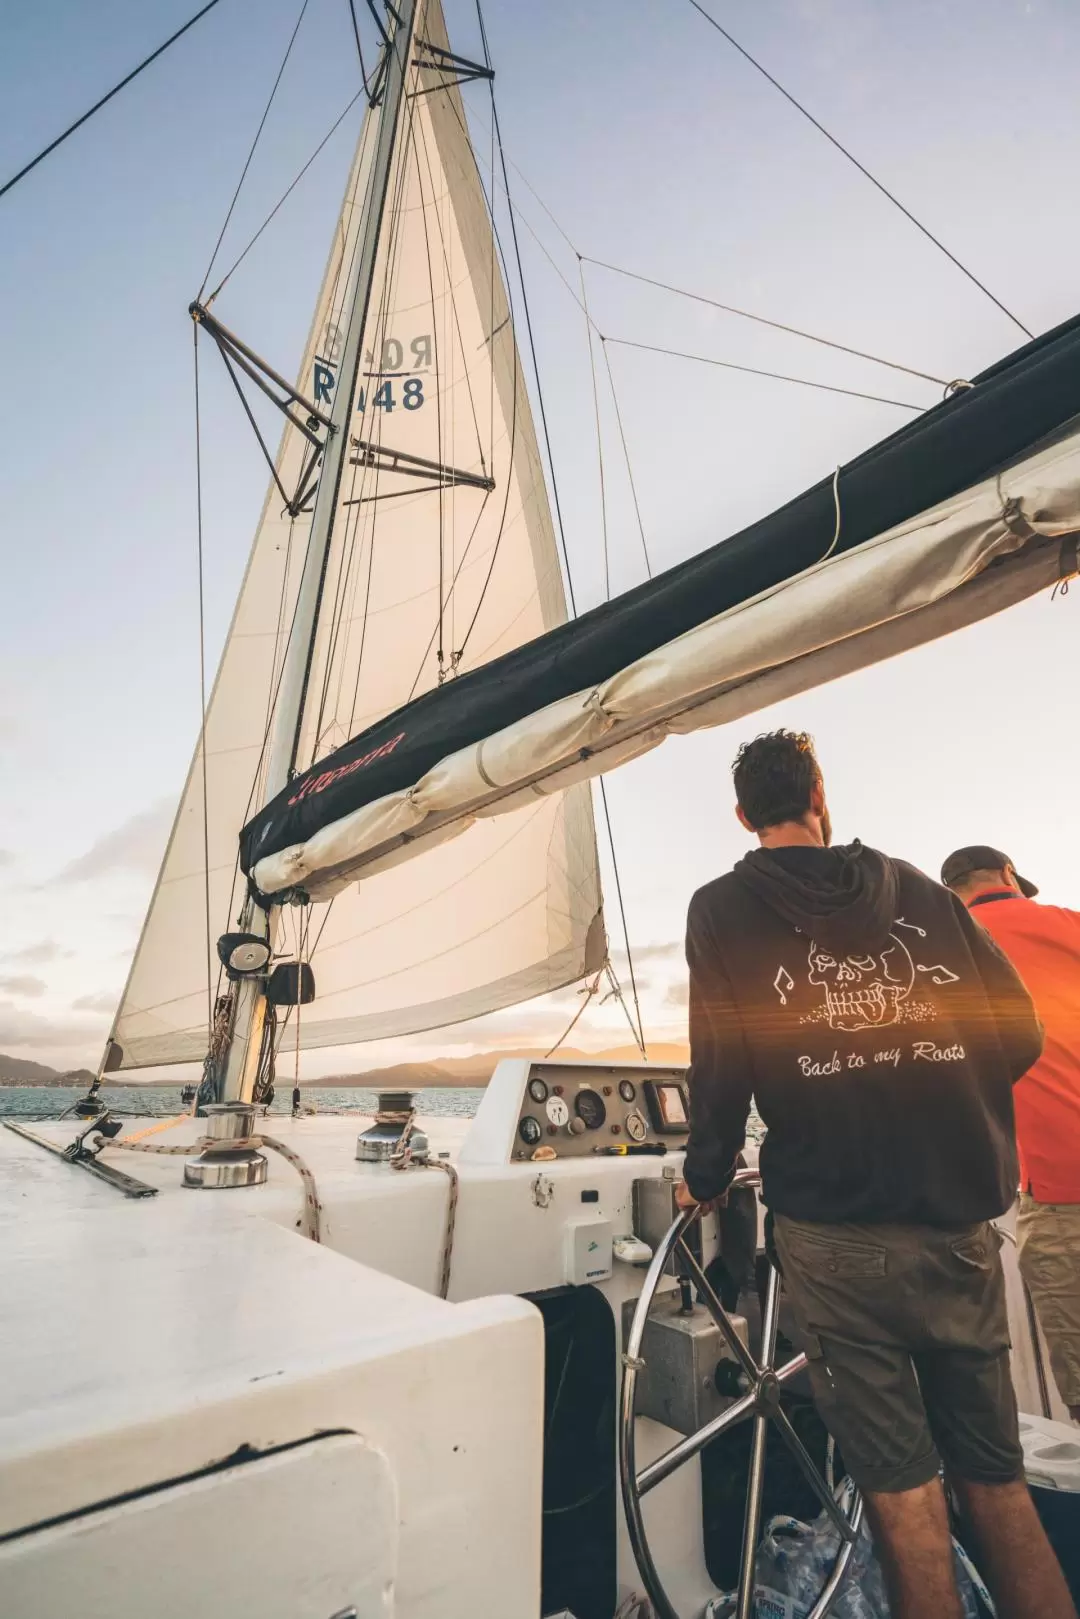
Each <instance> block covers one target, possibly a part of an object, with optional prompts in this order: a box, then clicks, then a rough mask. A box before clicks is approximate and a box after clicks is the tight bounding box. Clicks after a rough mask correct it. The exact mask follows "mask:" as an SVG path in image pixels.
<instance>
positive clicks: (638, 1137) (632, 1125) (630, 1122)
mask: <svg viewBox="0 0 1080 1619" xmlns="http://www.w3.org/2000/svg"><path fill="white" fill-rule="evenodd" d="M522 1122H523V1123H524V1120H523V1121H522ZM626 1133H627V1135H628V1136H629V1137H630V1140H631V1141H644V1140H645V1137H646V1136H647V1135H648V1133H649V1126H648V1125H647V1124H646V1123H645V1120H644V1119H643V1118H642V1117H641V1114H640V1113H638V1112H637V1111H636V1109H635V1111H634V1112H633V1113H628V1114H627V1115H626Z"/></svg>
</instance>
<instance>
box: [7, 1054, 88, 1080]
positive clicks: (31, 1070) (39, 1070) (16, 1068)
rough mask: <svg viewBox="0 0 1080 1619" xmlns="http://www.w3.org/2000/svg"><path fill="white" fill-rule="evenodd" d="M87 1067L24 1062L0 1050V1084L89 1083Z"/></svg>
mask: <svg viewBox="0 0 1080 1619" xmlns="http://www.w3.org/2000/svg"><path fill="white" fill-rule="evenodd" d="M93 1077H94V1076H93V1074H92V1073H91V1072H90V1069H89V1068H71V1069H69V1070H68V1071H67V1072H66V1073H65V1072H63V1071H62V1070H61V1069H59V1068H47V1067H46V1066H45V1064H44V1063H43V1062H26V1061H24V1059H23V1058H22V1057H5V1056H4V1055H3V1053H2V1052H0V1085H89V1083H90V1081H91V1080H92V1079H93Z"/></svg>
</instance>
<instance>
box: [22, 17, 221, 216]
mask: <svg viewBox="0 0 1080 1619" xmlns="http://www.w3.org/2000/svg"><path fill="white" fill-rule="evenodd" d="M217 3H218V0H209V3H208V4H207V5H205V6H203V8H202V10H201V11H197V12H196V13H195V15H194V17H191V18H189V19H188V21H187V22H186V23H185V24H184V26H183V27H182V28H178V29H177V30H176V33H175V34H171V35H170V36H169V38H168V39H167V40H166V41H165V43H164V45H159V46H158V48H157V50H156V51H151V53H150V55H149V56H147V57H144V58H143V60H142V61H141V62H140V63H139V65H138V67H136V68H133V69H132V70H131V72H130V73H129V74H127V76H126V77H125V78H123V79H121V80H120V83H119V84H115V85H113V87H112V89H111V90H110V91H109V92H108V94H106V95H103V96H102V97H101V100H100V101H95V102H94V105H93V106H92V107H91V108H90V110H89V111H88V112H84V113H83V115H82V117H81V118H76V120H75V122H74V123H73V124H69V125H68V127H67V129H65V130H64V132H63V134H62V135H57V137H56V139H55V140H54V141H50V142H49V144H48V146H46V147H45V148H44V150H43V151H40V152H39V153H38V155H37V157H35V158H31V160H30V162H29V163H27V164H25V165H24V166H23V168H21V169H20V170H19V172H18V174H13V175H12V177H11V179H10V180H8V181H6V182H5V183H4V185H2V186H0V197H3V196H5V195H6V193H7V192H9V191H10V190H11V189H12V187H13V186H17V185H18V183H19V181H20V180H25V178H26V176H27V175H28V174H29V173H30V171H31V169H36V168H37V166H38V164H39V163H41V162H43V161H44V160H45V158H47V157H48V156H49V153H50V152H55V151H56V148H57V147H58V146H62V145H63V143H64V141H66V140H67V138H68V136H69V135H74V133H75V131H76V130H77V129H81V128H82V126H83V124H85V123H87V122H88V120H89V119H91V118H92V117H93V116H94V114H95V113H96V112H100V111H101V109H102V107H104V106H105V104H106V102H109V101H111V100H112V98H113V96H117V95H119V94H120V91H121V90H123V89H124V88H125V86H126V85H129V84H130V83H131V81H132V79H137V78H138V76H139V74H140V73H141V72H142V71H143V69H144V68H148V67H149V66H150V64H151V62H156V61H157V59H158V57H159V56H161V55H162V54H163V53H164V52H165V51H167V50H168V48H169V46H170V45H175V44H176V41H177V40H178V39H179V38H180V37H181V36H182V35H183V34H186V33H187V31H188V29H189V28H194V26H195V24H196V23H197V22H199V21H200V20H201V19H202V18H203V17H205V16H206V13H207V12H208V11H213V9H214V7H215V6H216V5H217Z"/></svg>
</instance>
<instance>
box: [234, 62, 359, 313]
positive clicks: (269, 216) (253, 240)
mask: <svg viewBox="0 0 1080 1619" xmlns="http://www.w3.org/2000/svg"><path fill="white" fill-rule="evenodd" d="M363 94H364V92H363V90H358V91H357V92H356V94H355V95H354V96H353V98H352V100H351V101H350V102H349V103H348V105H347V106H346V107H345V109H344V111H343V112H342V113H341V114H340V115H339V117H338V118H337V119H335V121H334V123H333V124H332V125H331V126H330V128H329V129H328V130H327V132H326V134H325V135H324V136H323V138H322V140H321V141H320V142H319V144H318V146H316V148H315V150H314V151H313V152H312V154H311V156H310V157H309V158H308V160H307V162H306V163H305V164H304V166H303V168H302V169H301V170H300V172H299V174H298V175H297V176H296V178H295V179H294V180H293V182H292V184H291V185H290V186H289V187H288V189H287V190H286V191H283V192H282V194H281V196H280V197H279V198H278V200H277V202H276V203H275V204H274V206H273V207H272V208H271V210H270V212H269V213H268V214H267V216H266V218H265V219H264V220H263V222H262V224H261V225H260V226H259V228H258V230H257V231H256V232H255V234H254V236H253V237H252V238H251V240H250V242H249V243H248V245H247V246H246V247H245V249H244V251H243V252H242V253H241V254H240V255H239V257H238V258H236V259H235V260H234V261H233V263H232V264H231V265H230V267H229V269H227V270H226V272H225V274H224V275H223V276H222V278H221V280H220V281H219V282H218V284H217V286H216V287H215V288H214V290H213V292H212V293H211V294H210V296H209V298H207V299H205V300H204V307H205V308H206V309H209V307H210V305H211V304H212V303H213V301H214V299H215V298H216V297H217V295H218V293H219V292H220V291H221V289H222V288H223V287H224V285H225V283H226V281H228V280H229V278H230V276H231V275H232V274H233V272H234V271H235V270H238V269H239V268H240V266H241V264H243V262H244V260H245V259H246V258H247V256H248V254H249V253H250V252H251V249H252V248H253V247H254V246H255V243H256V242H257V241H258V240H259V237H260V236H261V235H262V233H263V231H264V230H265V229H266V227H267V225H269V224H270V222H271V220H272V219H273V218H274V216H275V214H277V213H278V211H279V210H280V209H281V207H282V206H283V205H284V203H286V202H287V201H288V199H289V197H290V196H291V195H292V193H293V192H294V191H295V190H296V187H297V186H298V185H299V184H300V181H301V180H302V179H303V178H304V175H305V174H306V173H307V171H308V170H309V169H310V167H311V165H312V164H313V163H314V161H315V159H316V158H317V157H318V156H319V153H320V152H321V151H322V149H323V147H324V146H326V145H327V143H328V142H329V141H330V139H331V138H332V137H333V136H334V135H336V134H337V132H338V130H339V129H340V128H341V125H342V124H343V123H344V122H345V119H346V118H347V117H348V115H349V113H350V112H352V110H353V108H354V107H355V106H356V103H357V102H358V101H359V100H360V97H361V96H362V95H363Z"/></svg>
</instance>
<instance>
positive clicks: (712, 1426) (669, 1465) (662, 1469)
mask: <svg viewBox="0 0 1080 1619" xmlns="http://www.w3.org/2000/svg"><path fill="white" fill-rule="evenodd" d="M756 1404H757V1395H756V1394H755V1393H754V1392H753V1390H751V1392H750V1393H749V1394H744V1395H743V1397H742V1399H741V1400H736V1401H735V1404H734V1405H729V1406H728V1408H727V1410H726V1411H721V1413H720V1415H719V1416H718V1417H713V1419H712V1421H711V1422H707V1423H706V1424H705V1426H704V1428H699V1429H698V1431H697V1433H692V1434H687V1436H686V1438H685V1439H680V1440H679V1443H678V1444H677V1445H672V1447H671V1449H670V1450H665V1452H664V1454H663V1455H662V1456H658V1457H657V1458H656V1460H655V1461H654V1462H650V1463H649V1465H648V1467H643V1468H642V1470H641V1472H640V1473H639V1474H638V1476H637V1487H638V1492H639V1494H641V1495H648V1493H649V1491H650V1490H655V1488H656V1486H657V1485H658V1484H660V1483H662V1482H663V1480H664V1479H666V1478H668V1477H669V1476H670V1474H672V1473H674V1471H675V1469H676V1468H677V1467H681V1466H682V1464H683V1462H688V1461H689V1460H690V1458H691V1456H696V1455H697V1453H698V1451H699V1450H704V1449H705V1446H706V1445H707V1444H709V1442H710V1441H711V1440H713V1439H718V1438H719V1437H720V1435H721V1434H722V1433H726V1432H727V1430H728V1429H729V1428H734V1427H735V1425H736V1423H739V1422H741V1421H742V1420H743V1418H744V1417H748V1416H749V1415H750V1413H751V1412H752V1411H753V1409H754V1407H755V1405H756Z"/></svg>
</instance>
